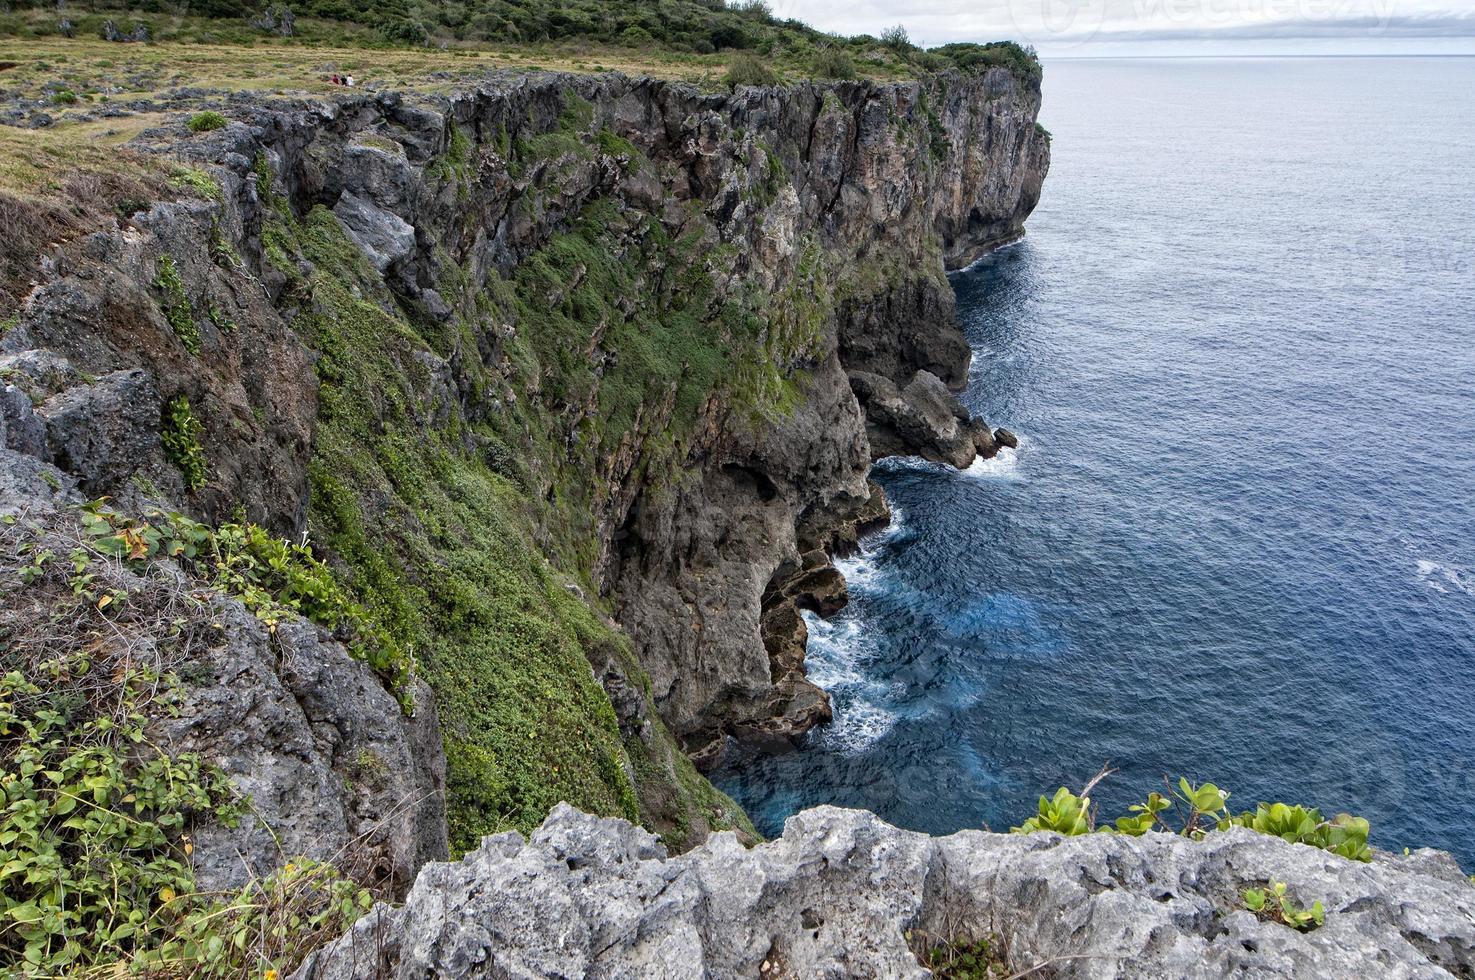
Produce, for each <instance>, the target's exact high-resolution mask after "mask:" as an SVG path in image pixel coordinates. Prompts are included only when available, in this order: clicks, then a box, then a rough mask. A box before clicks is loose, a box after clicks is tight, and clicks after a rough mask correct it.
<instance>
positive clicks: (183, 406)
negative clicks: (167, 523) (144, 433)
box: [159, 395, 206, 493]
mask: <svg viewBox="0 0 1475 980" xmlns="http://www.w3.org/2000/svg"><path fill="white" fill-rule="evenodd" d="M204 431H205V427H204V426H203V425H201V424H200V420H199V419H197V418H195V416H194V413H192V412H191V411H190V407H189V399H188V398H186V397H184V396H183V395H180V396H179V397H178V398H174V399H171V400H170V401H169V402H168V403H167V404H165V406H164V417H163V419H162V423H161V425H160V428H159V439H160V441H162V442H163V444H164V456H165V458H167V459H168V460H169V462H171V463H173V464H174V465H175V467H177V468H178V470H179V473H180V475H181V476H183V477H184V485H185V488H186V489H187V490H189V491H190V492H191V493H193V492H194V491H196V490H198V489H200V488H201V487H203V486H204V485H205V469H206V463H205V450H204V447H202V446H201V445H200V435H201V434H202V433H203V432H204Z"/></svg>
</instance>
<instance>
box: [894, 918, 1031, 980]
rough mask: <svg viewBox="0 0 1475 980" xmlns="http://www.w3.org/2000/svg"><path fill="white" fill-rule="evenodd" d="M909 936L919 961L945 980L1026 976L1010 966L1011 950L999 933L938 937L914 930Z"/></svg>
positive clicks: (935, 975) (1003, 978)
mask: <svg viewBox="0 0 1475 980" xmlns="http://www.w3.org/2000/svg"><path fill="white" fill-rule="evenodd" d="M906 937H907V943H908V944H909V945H910V946H911V949H912V952H913V953H914V954H915V955H916V957H917V962H919V963H921V964H922V965H923V966H924V967H926V968H927V969H928V970H930V971H932V975H933V976H934V977H939V978H941V980H1013V978H1015V977H1020V976H1024V975H1025V974H1022V973H1017V972H1015V971H1014V970H1013V969H1012V968H1010V966H1009V956H1008V951H1007V949H1006V948H1005V944H1004V941H1003V939H1002V938H1001V937H999V936H985V937H983V938H982V939H968V938H963V937H953V938H951V939H938V938H935V937H933V936H929V935H928V934H927V933H925V932H922V931H921V930H920V929H914V930H912V931H910V932H908V933H907V934H906ZM1026 972H1033V971H1026Z"/></svg>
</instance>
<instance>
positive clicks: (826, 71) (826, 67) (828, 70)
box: [811, 45, 859, 79]
mask: <svg viewBox="0 0 1475 980" xmlns="http://www.w3.org/2000/svg"><path fill="white" fill-rule="evenodd" d="M811 64H812V65H813V66H814V74H815V77H816V78H833V79H852V78H857V77H859V76H858V75H857V74H856V69H855V59H854V58H852V57H851V56H850V53H849V52H848V51H845V50H842V49H841V48H838V47H835V46H834V45H826V46H825V47H822V48H820V49H819V51H817V52H816V53H815V55H814V60H813V61H812V62H811Z"/></svg>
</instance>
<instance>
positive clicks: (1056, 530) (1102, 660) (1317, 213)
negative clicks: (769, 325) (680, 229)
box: [718, 58, 1475, 871]
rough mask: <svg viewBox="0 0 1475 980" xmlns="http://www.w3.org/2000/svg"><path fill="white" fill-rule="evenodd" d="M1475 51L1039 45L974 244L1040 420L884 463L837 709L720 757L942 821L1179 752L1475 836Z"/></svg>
mask: <svg viewBox="0 0 1475 980" xmlns="http://www.w3.org/2000/svg"><path fill="white" fill-rule="evenodd" d="M1471 93H1475V60H1471V59H1454V58H1450V59H1427V60H1418V59H1306V60H1294V59H1288V60H1276V59H1254V60H1250V59H1246V60H1188V61H1182V60H1178V61H1167V60H1164V61H1148V60H1132V61H1106V62H1056V63H1053V64H1048V65H1047V68H1046V81H1045V111H1044V113H1043V117H1042V119H1043V121H1044V122H1045V124H1046V125H1047V126H1048V127H1049V128H1050V129H1051V130H1052V131H1053V133H1054V134H1055V136H1054V164H1053V168H1052V171H1051V174H1050V176H1049V179H1048V180H1047V181H1046V184H1045V193H1044V197H1043V200H1042V201H1041V203H1040V206H1039V208H1038V210H1037V211H1036V213H1035V215H1034V216H1033V218H1032V219H1031V220H1030V222H1029V235H1028V237H1027V238H1026V239H1025V240H1024V241H1023V242H1022V243H1020V244H1018V245H1016V246H1013V247H1011V248H1008V249H1006V250H1003V251H1000V252H998V253H995V254H994V255H993V256H991V257H989V258H988V259H986V260H985V261H984V262H982V263H981V264H979V265H978V266H976V267H975V268H973V269H971V270H969V271H967V272H964V273H961V274H959V275H957V276H956V277H955V278H954V287H955V288H956V290H957V293H958V300H959V312H960V318H961V320H962V323H963V325H964V327H965V329H966V331H967V335H968V338H969V340H970V342H971V343H972V345H973V349H974V352H975V358H974V365H973V372H972V377H971V381H970V385H969V388H968V391H967V393H966V395H965V396H964V400H965V401H966V402H967V404H968V405H969V407H970V408H972V409H973V410H974V411H975V412H978V413H980V414H982V415H983V416H984V417H985V418H987V419H988V420H989V421H990V422H991V423H993V424H995V425H1006V426H1008V427H1010V428H1012V429H1014V430H1015V431H1016V432H1018V433H1019V434H1020V435H1021V436H1022V437H1023V443H1022V445H1021V447H1020V449H1019V450H1018V451H1017V453H1016V452H1006V453H1005V454H1004V455H1003V456H1001V457H1000V458H998V459H996V460H993V461H990V462H989V463H987V464H975V466H974V468H973V470H971V471H969V472H964V473H959V472H954V471H948V470H945V469H943V468H941V467H936V466H931V465H927V464H923V463H919V462H911V463H907V462H898V461H889V462H888V463H886V464H883V465H882V466H880V467H878V468H877V479H878V480H880V482H881V483H882V484H883V485H884V486H885V488H886V490H887V493H888V494H889V495H890V497H891V499H892V501H893V502H894V504H895V506H896V510H897V526H896V527H894V528H893V529H892V530H891V531H890V532H887V533H885V534H883V535H881V536H879V537H877V538H874V539H873V540H872V541H871V542H869V547H868V551H867V553H866V554H865V555H863V556H862V557H860V558H858V559H853V560H849V561H847V562H845V563H844V565H843V568H844V571H845V572H846V574H847V577H848V578H849V579H850V584H851V594H852V596H853V597H854V599H853V601H852V603H851V605H850V606H849V607H848V608H847V609H846V610H845V611H843V612H842V613H841V614H840V615H838V616H837V617H836V618H835V619H833V620H832V621H830V622H828V623H824V622H818V621H814V622H813V626H812V637H813V638H812V640H811V643H810V664H811V673H812V675H813V676H814V677H815V678H816V679H817V680H818V681H819V682H820V683H821V684H823V685H824V686H826V687H827V688H828V689H829V690H830V691H831V692H832V693H833V695H834V697H835V706H836V721H835V723H834V724H833V725H832V726H830V727H829V728H828V729H825V730H822V731H819V732H816V733H813V734H812V735H811V737H810V739H809V742H808V744H807V745H806V747H805V748H804V749H802V750H801V751H799V752H796V753H793V754H790V755H785V756H777V757H755V758H749V759H745V760H741V761H739V762H738V763H736V764H734V765H733V766H730V767H729V768H727V769H725V770H723V771H722V772H720V773H719V774H718V779H719V782H720V784H721V785H722V786H723V788H725V789H726V790H728V791H729V792H730V793H732V794H733V795H734V796H736V797H737V798H738V799H739V800H740V801H741V802H742V803H743V804H744V805H745V806H746V807H747V808H748V811H749V813H751V814H752V816H753V817H754V819H755V820H756V821H757V823H758V824H759V826H760V828H761V829H762V830H764V831H765V832H766V833H770V834H773V833H778V832H779V831H780V830H781V827H782V821H783V819H784V818H785V817H786V816H788V815H789V814H791V813H793V812H794V811H796V810H798V809H800V808H803V807H805V806H810V805H814V804H817V803H824V802H833V803H838V804H842V805H847V806H862V807H867V808H870V809H873V810H876V811H877V812H879V813H880V814H881V815H882V816H884V817H885V818H887V819H888V820H891V821H893V822H895V823H898V824H900V825H902V826H906V827H912V828H916V829H920V830H926V831H931V832H949V831H952V830H956V829H958V828H961V827H978V826H984V825H988V826H992V827H993V828H994V829H1005V828H1008V827H1009V826H1010V825H1011V824H1015V823H1018V822H1019V821H1020V820H1021V819H1023V817H1024V816H1026V815H1027V814H1028V813H1029V812H1031V811H1032V808H1033V806H1034V801H1035V799H1036V797H1037V796H1038V795H1039V794H1040V793H1042V792H1048V791H1051V790H1052V789H1053V788H1054V787H1055V786H1057V785H1060V784H1062V783H1064V784H1068V785H1070V786H1072V787H1073V788H1079V786H1080V785H1081V783H1083V782H1084V781H1085V780H1086V779H1087V778H1088V777H1089V776H1090V775H1091V774H1092V773H1093V772H1095V770H1096V769H1097V768H1098V767H1099V766H1101V765H1102V764H1103V763H1106V762H1110V763H1111V764H1112V765H1113V766H1116V767H1119V768H1120V770H1121V771H1120V773H1119V774H1118V775H1116V776H1115V777H1113V778H1112V779H1111V780H1109V781H1108V782H1107V783H1106V784H1105V786H1104V787H1102V789H1101V790H1099V791H1098V792H1097V793H1096V798H1097V799H1098V800H1099V801H1101V802H1102V803H1103V804H1104V807H1103V808H1104V809H1105V810H1108V811H1116V810H1117V809H1119V808H1122V807H1124V806H1125V805H1126V804H1127V803H1128V802H1131V800H1133V799H1136V798H1140V797H1141V796H1143V795H1145V794H1146V793H1147V792H1148V791H1149V790H1152V789H1154V788H1161V782H1160V780H1161V778H1162V777H1163V776H1164V775H1165V774H1170V775H1173V776H1175V777H1176V776H1177V775H1178V774H1185V775H1188V776H1189V777H1190V778H1192V779H1195V780H1203V779H1213V780H1215V781H1217V782H1219V783H1220V785H1222V786H1224V787H1226V788H1229V789H1230V790H1232V791H1233V792H1234V794H1235V797H1234V800H1232V801H1231V802H1234V803H1239V804H1244V805H1245V806H1246V807H1252V806H1253V804H1254V802H1255V801H1257V800H1260V799H1284V800H1287V801H1305V802H1307V803H1311V804H1316V805H1319V806H1321V807H1322V808H1323V810H1324V811H1325V812H1327V813H1333V812H1336V811H1338V810H1342V809H1347V810H1351V811H1353V812H1356V813H1360V814H1362V815H1365V816H1367V817H1368V818H1369V819H1370V820H1372V822H1373V833H1374V838H1375V842H1376V843H1379V844H1381V845H1382V846H1385V847H1389V848H1401V847H1403V846H1405V845H1412V846H1420V845H1431V846H1438V847H1443V848H1448V849H1450V850H1453V851H1454V852H1456V854H1457V855H1458V856H1459V857H1460V858H1461V860H1462V862H1463V863H1464V864H1465V865H1466V869H1467V870H1472V871H1475V834H1472V832H1471V830H1470V826H1471V817H1470V814H1471V813H1475V100H1472V99H1471V97H1470V95H1471Z"/></svg>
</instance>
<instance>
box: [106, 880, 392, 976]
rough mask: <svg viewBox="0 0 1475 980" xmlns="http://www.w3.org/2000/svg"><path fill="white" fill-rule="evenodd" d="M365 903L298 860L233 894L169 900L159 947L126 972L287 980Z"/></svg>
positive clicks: (349, 883)
mask: <svg viewBox="0 0 1475 980" xmlns="http://www.w3.org/2000/svg"><path fill="white" fill-rule="evenodd" d="M372 904H373V896H372V895H371V894H370V892H369V891H368V890H367V889H365V888H363V887H362V886H360V885H359V884H358V883H357V882H355V881H353V880H352V879H350V878H347V877H345V876H344V875H343V874H342V873H341V872H340V871H339V870H338V869H337V868H336V867H335V866H334V865H332V864H328V863H324V862H320V861H312V860H309V859H306V858H298V859H296V860H292V861H288V862H287V863H286V864H284V865H283V866H282V868H281V869H280V870H279V871H277V872H276V873H275V874H273V875H271V876H269V877H267V878H264V879H258V880H255V881H252V882H250V883H249V884H247V885H246V886H245V887H243V888H242V889H241V890H240V891H238V892H235V893H233V894H229V895H226V896H223V897H216V896H207V895H199V894H196V895H190V896H187V897H184V898H182V899H180V900H178V901H176V902H175V903H173V906H172V907H171V909H170V916H169V917H168V920H167V924H166V926H165V928H164V930H163V932H162V936H161V940H160V941H159V942H158V944H157V945H155V946H153V947H152V948H148V949H145V950H142V951H140V952H139V953H137V954H136V955H134V956H133V957H132V958H131V961H130V963H129V964H128V965H129V966H130V967H131V969H132V972H135V973H142V974H145V975H147V976H149V977H151V978H180V980H184V978H190V977H248V976H249V977H267V978H272V977H278V976H286V975H287V973H288V972H290V971H291V970H293V969H295V968H296V967H297V966H298V965H299V964H300V963H301V962H302V961H303V959H305V958H306V956H307V954H308V953H310V952H312V951H313V950H314V949H317V948H318V947H320V946H322V945H324V944H326V943H328V942H330V941H332V940H333V939H336V938H337V937H338V936H339V934H341V933H342V932H343V931H344V930H345V929H347V928H348V927H349V926H350V925H352V924H353V923H354V922H355V921H356V920H357V919H358V918H359V917H360V916H361V915H363V914H364V913H365V912H366V911H368V910H369V907H370V906H371V905H372Z"/></svg>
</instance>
